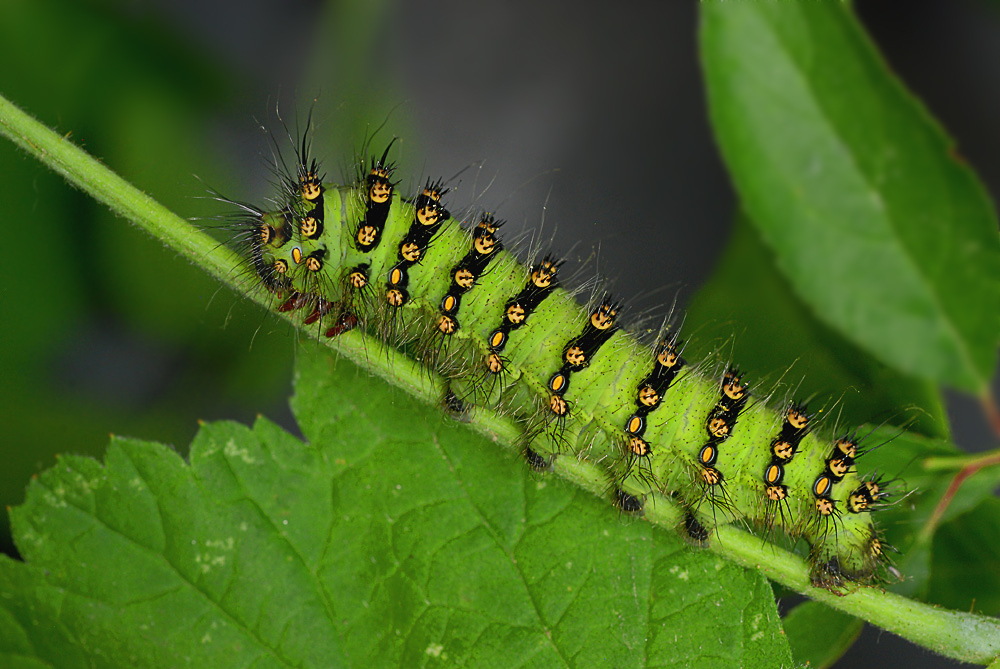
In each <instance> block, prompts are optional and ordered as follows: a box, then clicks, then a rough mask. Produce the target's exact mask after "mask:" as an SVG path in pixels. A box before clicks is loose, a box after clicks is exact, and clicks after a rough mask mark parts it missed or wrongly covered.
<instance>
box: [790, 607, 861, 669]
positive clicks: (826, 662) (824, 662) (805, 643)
mask: <svg viewBox="0 0 1000 669" xmlns="http://www.w3.org/2000/svg"><path fill="white" fill-rule="evenodd" d="M781 622H782V625H783V626H784V628H785V634H786V635H787V636H788V643H789V644H790V645H791V647H792V657H793V658H795V665H796V666H800V667H801V666H807V665H808V666H809V667H816V668H817V669H820V668H822V667H829V666H831V665H833V663H834V662H836V661H837V660H838V659H840V657H841V656H842V655H843V654H844V653H846V652H847V649H848V648H850V647H851V644H853V643H854V640H855V639H857V638H858V635H859V634H861V630H862V628H864V626H865V623H864V621H863V620H859V619H858V618H855V617H854V616H849V615H847V614H846V613H841V612H840V611H834V610H833V609H831V608H830V607H828V606H824V605H823V604H820V603H819V602H802V603H801V604H799V605H798V606H796V607H795V608H794V609H792V610H791V611H789V612H788V615H786V616H785V617H784V618H782V621H781Z"/></svg>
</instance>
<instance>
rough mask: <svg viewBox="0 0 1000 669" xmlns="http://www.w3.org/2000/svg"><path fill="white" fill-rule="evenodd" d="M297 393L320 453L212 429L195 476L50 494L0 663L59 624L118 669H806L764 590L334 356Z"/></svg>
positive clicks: (160, 468)
mask: <svg viewBox="0 0 1000 669" xmlns="http://www.w3.org/2000/svg"><path fill="white" fill-rule="evenodd" d="M297 387H298V392H297V394H296V398H295V402H294V405H295V409H296V412H297V414H298V417H299V420H300V423H301V427H302V430H303V432H304V433H305V434H306V436H307V437H308V438H309V442H308V443H303V442H301V441H299V440H298V439H296V438H294V437H292V436H291V435H289V434H287V433H286V432H284V431H283V430H281V429H280V428H278V427H277V426H275V425H274V424H272V423H270V422H268V421H267V420H265V419H260V420H259V421H258V422H257V424H256V425H255V426H254V427H253V429H249V428H246V427H243V426H240V425H238V424H235V423H214V424H206V425H203V426H202V429H201V430H200V431H199V433H198V435H197V437H196V438H195V441H194V443H193V445H192V447H191V456H190V464H187V463H185V462H184V461H183V460H182V459H181V458H180V457H179V456H178V455H176V454H175V453H174V452H172V451H170V450H169V449H168V448H166V447H163V446H161V445H157V444H150V443H146V442H140V441H135V440H130V439H115V440H114V441H113V442H112V445H111V447H110V448H109V450H108V453H107V458H106V463H105V464H104V465H103V466H102V465H101V464H99V463H97V462H96V461H94V460H91V459H88V458H82V457H66V458H63V459H62V460H60V462H59V464H58V465H57V466H56V467H55V468H53V469H51V470H49V471H47V472H45V473H44V474H42V475H41V476H40V477H39V478H38V480H37V481H35V482H34V483H33V484H32V485H31V487H30V488H29V491H28V497H27V501H26V503H25V504H24V506H22V507H19V508H17V509H15V510H14V511H13V512H12V519H13V525H14V528H15V538H16V540H17V542H18V546H19V548H20V549H21V551H22V553H23V555H24V556H25V559H26V561H27V563H28V564H27V565H21V564H16V563H12V562H10V561H6V562H3V563H0V576H2V578H4V579H6V583H7V584H9V585H10V587H9V588H5V592H6V593H8V596H7V597H6V598H5V599H4V600H3V601H0V605H2V607H0V610H2V611H4V615H0V626H2V627H0V642H3V644H4V645H2V646H0V652H7V653H21V654H23V655H24V656H25V657H28V658H32V657H33V658H36V659H39V660H43V661H52V660H51V656H50V655H48V654H47V652H46V651H45V650H43V649H42V648H41V646H42V645H43V644H41V643H40V641H41V640H43V639H44V638H45V633H42V632H40V631H39V627H38V622H37V621H39V620H41V621H43V622H44V624H45V625H47V626H51V628H52V631H51V634H52V636H53V637H54V638H55V639H57V640H58V641H59V643H62V644H69V645H70V646H72V647H73V648H75V649H77V650H78V651H79V653H80V655H81V656H82V657H84V658H85V659H86V660H87V661H88V662H93V663H94V664H97V665H99V666H136V665H141V666H179V665H190V666H255V667H263V666H316V667H328V666H372V665H376V666H384V665H394V666H400V665H401V666H425V665H451V664H473V665H477V666H617V667H625V666H635V667H642V666H652V665H665V664H677V665H683V666H720V665H721V666H746V667H755V666H760V667H764V666H767V667H771V666H777V665H781V664H784V665H790V658H791V656H790V653H789V650H788V645H787V641H786V640H785V638H784V636H783V635H782V633H781V631H780V622H779V620H778V617H777V612H776V609H775V606H774V601H773V594H772V592H771V588H770V585H769V584H768V583H767V581H766V580H765V579H763V578H762V577H761V576H760V575H759V574H758V573H757V572H755V571H748V570H743V569H741V568H738V567H735V566H733V565H731V564H729V563H726V562H724V561H722V560H721V559H720V558H718V557H717V556H714V555H712V554H709V553H706V552H701V551H696V550H692V549H690V548H688V547H687V546H685V545H684V543H683V542H682V541H680V539H679V538H678V537H677V536H676V535H674V534H673V533H669V532H663V531H661V530H657V529H654V528H653V527H652V526H650V525H649V524H647V523H643V522H640V521H632V520H623V519H621V518H620V517H619V516H618V513H617V512H616V511H614V510H613V509H612V508H610V507H609V506H608V505H607V504H606V503H605V502H603V501H601V500H599V499H597V498H595V497H592V496H591V495H589V494H587V493H584V492H582V491H580V490H579V489H577V488H575V487H573V486H571V485H569V484H567V483H565V482H562V481H560V480H557V479H552V478H546V477H539V476H536V475H531V474H529V473H528V472H526V470H525V469H526V468H525V467H524V465H523V464H522V463H521V462H520V461H519V460H518V459H516V458H515V457H513V455H512V454H508V453H505V452H503V451H502V450H500V449H499V448H498V447H497V446H496V445H495V444H492V443H490V442H489V441H488V440H485V439H483V438H482V437H477V436H475V435H474V434H473V433H471V432H470V431H469V430H468V429H467V428H466V427H465V426H462V425H458V424H453V423H449V422H444V420H443V419H442V418H441V414H440V412H439V411H437V410H436V409H434V408H431V407H425V406H421V405H418V404H415V403H414V401H413V400H412V399H410V398H409V397H406V396H402V395H400V394H399V393H398V392H394V391H393V390H392V389H391V388H389V387H386V386H384V385H383V384H381V383H380V382H378V381H376V380H373V379H370V378H368V377H367V376H365V375H364V374H363V373H362V372H360V371H359V370H358V369H357V368H355V367H353V366H352V365H350V364H349V363H346V362H343V361H339V362H336V363H335V362H334V361H333V360H332V359H331V358H330V357H329V356H328V355H326V354H325V353H323V352H321V351H319V350H318V349H316V348H313V347H309V346H306V347H304V350H303V352H302V360H301V361H300V364H299V367H298V383H297ZM26 630H27V631H33V632H35V633H36V634H37V635H40V637H39V642H32V643H29V642H28V641H29V640H32V639H31V637H30V635H29V634H28V632H27V631H26ZM32 653H34V654H32Z"/></svg>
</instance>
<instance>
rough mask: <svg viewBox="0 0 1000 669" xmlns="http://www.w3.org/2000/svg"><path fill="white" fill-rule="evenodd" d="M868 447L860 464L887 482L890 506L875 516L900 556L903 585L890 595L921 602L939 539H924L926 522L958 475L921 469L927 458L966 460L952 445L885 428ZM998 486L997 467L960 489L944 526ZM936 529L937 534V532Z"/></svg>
mask: <svg viewBox="0 0 1000 669" xmlns="http://www.w3.org/2000/svg"><path fill="white" fill-rule="evenodd" d="M865 442H866V443H867V444H870V445H873V446H878V448H876V449H875V450H874V451H872V452H870V453H867V454H866V455H865V456H864V458H863V459H862V462H863V463H864V468H865V470H866V471H877V472H880V473H881V474H883V475H884V477H885V478H886V479H889V488H888V489H889V490H890V492H892V493H893V494H892V498H891V499H892V503H891V505H890V506H889V507H888V508H885V509H882V510H880V511H877V512H876V520H877V521H878V523H879V527H880V528H881V529H882V530H883V531H884V532H885V538H886V540H887V542H888V544H889V545H891V546H893V547H895V549H896V550H898V551H899V553H900V554H899V555H897V556H895V557H894V556H893V555H892V554H890V558H894V561H895V566H896V568H897V569H898V570H899V572H900V573H901V574H902V576H903V578H904V580H903V581H902V582H901V583H896V584H894V585H892V586H891V589H892V590H893V591H894V592H898V593H900V594H903V595H907V596H909V597H917V598H924V596H925V595H926V594H927V592H928V588H929V587H930V584H931V583H932V581H933V579H934V578H935V577H936V575H935V574H934V573H933V572H932V563H931V551H932V549H933V546H936V545H937V543H938V542H939V541H941V540H942V539H940V537H938V536H936V535H935V536H933V537H927V536H922V535H921V532H922V531H923V530H924V527H925V526H926V524H927V522H928V521H929V520H930V518H931V515H932V514H933V512H934V509H935V508H936V507H937V505H938V503H939V502H940V500H941V498H942V496H943V495H944V494H945V492H946V491H947V490H948V487H949V486H950V485H951V482H952V479H953V478H954V476H955V474H957V473H958V471H959V468H960V467H959V465H958V464H956V466H955V468H954V469H934V470H930V469H928V468H927V467H925V462H926V461H927V460H928V459H929V458H955V459H956V461H957V462H958V461H960V460H961V458H962V456H963V455H964V454H963V453H962V452H961V451H960V450H958V448H956V447H955V446H954V445H953V444H951V443H948V442H946V441H942V440H937V439H928V438H924V437H921V436H919V435H917V434H913V433H909V432H906V433H901V432H900V431H899V430H896V429H892V428H888V427H883V428H881V429H878V430H875V431H874V432H873V433H872V434H871V435H869V436H868V437H866V439H865ZM998 485H1000V467H993V468H988V469H983V470H981V471H980V472H979V473H978V474H976V475H975V476H972V477H970V478H969V479H967V480H966V481H965V482H964V483H963V484H962V487H961V488H959V490H958V492H957V493H956V494H955V496H954V498H953V499H952V500H951V503H950V504H949V505H948V509H947V510H946V511H945V514H944V516H943V518H942V521H943V522H944V523H947V522H948V521H950V520H952V519H954V518H956V517H957V516H960V515H961V514H964V513H966V512H967V511H969V510H971V509H972V508H974V507H976V506H977V505H979V504H980V503H981V502H982V501H983V500H985V499H988V498H990V497H992V496H993V491H994V490H996V488H997V486H998ZM940 529H941V528H940V527H939V528H938V531H940Z"/></svg>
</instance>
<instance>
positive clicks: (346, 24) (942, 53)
mask: <svg viewBox="0 0 1000 669" xmlns="http://www.w3.org/2000/svg"><path fill="white" fill-rule="evenodd" d="M855 5H856V9H857V12H858V14H859V15H860V17H861V19H862V21H863V22H864V24H865V25H866V27H867V28H868V29H869V31H870V32H871V34H872V35H873V38H874V39H875V41H876V42H877V43H878V44H879V46H880V48H881V49H882V51H883V53H884V54H885V57H886V59H887V61H888V63H889V64H890V66H891V67H892V69H893V70H895V71H896V72H897V73H898V74H899V76H900V77H901V78H902V79H903V80H904V81H905V82H906V84H907V85H908V86H909V87H910V88H911V89H912V90H913V91H915V92H916V94H917V95H918V96H920V97H921V98H922V99H923V100H925V101H926V103H927V105H928V107H929V108H930V109H931V111H932V112H933V114H934V115H935V116H937V118H938V119H940V120H941V122H942V123H943V124H944V125H945V126H946V127H947V128H948V129H949V130H950V132H951V133H952V134H953V136H955V137H956V139H957V142H958V146H959V150H960V152H961V153H962V154H963V155H964V156H965V157H966V158H967V159H968V161H969V162H970V163H971V164H972V165H973V166H974V167H975V168H976V169H977V170H978V172H979V174H980V176H981V177H982V179H983V181H984V182H985V183H986V185H987V188H989V190H990V192H991V193H992V195H993V197H994V199H996V197H997V195H998V194H1000V125H998V124H997V119H1000V86H998V85H997V81H998V80H1000V2H995V1H990V0H957V1H950V2H945V1H943V0H939V1H930V0H924V1H920V0H917V1H913V2H909V3H906V5H905V8H903V7H901V6H900V5H899V3H893V2H887V1H882V2H878V1H875V0H871V1H865V2H861V1H859V2H856V3H855ZM570 8H571V10H572V11H569V10H570ZM696 10H697V7H696V4H695V3H693V2H662V1H660V2H652V1H641V2H635V3H628V4H623V3H607V2H593V1H589V2H577V3H572V4H567V3H565V2H556V1H555V0H534V1H532V2H510V3H496V4H495V5H487V4H485V3H469V2H457V1H452V2H425V1H421V2H413V1H411V2H398V3H397V2H390V1H389V0H378V1H363V2H355V3H337V2H319V1H315V0H312V1H306V0H285V1H283V2H266V1H265V0H244V1H243V2H241V3H238V4H235V3H231V2H227V1H225V0H198V1H197V2H195V1H193V0H156V1H153V0H147V1H145V2H142V1H137V0H133V1H129V0H4V2H3V3H0V91H2V92H3V94H4V95H6V96H8V97H9V98H10V99H12V100H13V101H14V102H16V103H18V104H19V105H21V106H22V107H24V108H25V109H26V110H27V111H29V112H30V113H32V114H34V115H35V116H36V117H38V118H40V119H41V120H42V121H44V122H46V123H47V124H49V125H51V126H53V127H55V128H57V129H58V131H59V132H61V133H65V134H67V135H68V136H70V137H71V138H72V139H73V140H75V141H77V142H79V143H81V144H82V145H83V146H84V147H85V148H86V149H87V150H89V151H90V152H91V153H93V154H95V155H97V156H99V157H100V158H101V159H103V160H104V161H105V162H106V163H107V164H108V165H109V166H111V167H112V168H113V169H115V170H116V171H118V172H119V173H121V174H123V175H124V176H125V177H126V178H127V179H129V180H131V181H132V182H133V183H135V184H137V185H138V186H139V187H141V188H143V189H145V190H146V191H148V192H149V193H151V194H152V195H153V196H154V197H156V198H157V199H159V200H160V201H162V202H164V203H165V204H166V205H167V206H169V207H171V208H172V209H173V210H174V211H176V212H178V213H180V214H181V215H183V216H188V217H194V216H205V215H211V214H213V213H219V212H220V211H221V209H220V207H218V206H217V205H214V204H213V203H212V202H210V201H206V200H204V199H199V196H202V195H204V194H205V190H206V189H205V186H204V185H203V184H202V183H201V182H199V180H198V179H196V178H195V177H194V176H193V175H198V177H200V178H201V179H203V180H204V182H205V183H207V184H210V185H211V186H213V187H215V188H217V189H219V190H221V191H222V192H224V193H226V194H228V195H230V196H232V197H236V198H239V199H247V200H251V201H260V200H261V198H263V197H265V196H266V195H267V193H268V191H269V186H268V183H267V177H268V174H267V171H266V170H265V169H263V168H262V165H263V161H264V160H265V158H266V157H267V156H268V155H269V152H270V148H269V144H268V141H269V140H268V134H267V133H265V132H263V131H261V125H263V126H265V127H267V128H269V129H270V130H271V131H272V132H274V133H276V134H278V135H280V134H281V133H282V132H283V131H282V129H281V128H282V126H281V123H280V122H279V120H278V116H279V115H280V117H281V118H283V119H285V121H286V122H287V123H288V124H289V125H290V126H292V127H294V126H295V123H296V121H297V120H299V121H301V119H303V118H304V117H305V115H306V114H307V113H308V111H309V109H310V108H313V114H314V119H315V120H316V121H317V136H316V138H317V151H318V154H319V156H320V157H321V158H324V159H325V161H324V164H325V166H326V168H327V171H328V173H329V174H330V176H331V178H336V177H338V176H339V175H340V174H341V173H342V171H343V170H345V169H346V168H347V166H348V165H349V161H350V157H351V156H352V155H353V154H354V152H355V151H356V150H357V148H358V146H359V145H360V143H361V142H362V140H363V138H364V137H365V134H366V132H368V133H369V134H370V133H371V131H373V130H374V129H375V127H376V126H379V125H381V124H383V123H386V127H385V128H383V129H382V130H381V131H380V132H379V133H378V134H377V136H376V145H380V144H382V143H384V141H387V140H388V139H389V138H390V137H391V136H392V135H393V134H399V135H400V136H401V138H402V139H401V141H400V143H399V145H398V158H399V161H400V163H401V166H400V170H399V175H400V176H401V177H402V179H403V182H402V186H403V188H404V190H406V189H408V188H409V187H412V186H414V185H415V184H416V183H417V182H418V181H420V180H421V179H422V178H423V177H425V176H435V177H436V176H439V175H440V176H445V177H452V176H454V175H458V176H457V177H455V178H454V179H452V181H451V183H452V184H453V192H452V193H451V194H450V199H449V202H450V204H451V207H452V210H453V211H456V212H460V211H463V210H465V209H466V208H471V207H488V208H491V209H498V213H499V214H500V215H502V216H503V217H505V218H507V219H508V221H509V226H510V227H509V228H508V230H512V231H514V232H516V231H521V230H523V231H525V232H526V233H531V232H535V233H536V234H540V235H541V238H542V239H549V238H551V240H552V245H553V246H554V247H555V248H557V249H560V250H562V251H564V252H569V253H570V255H572V256H573V257H574V258H577V259H579V260H581V261H583V262H584V263H585V264H586V265H587V266H588V267H589V268H591V270H592V269H594V268H596V269H597V270H598V271H600V272H602V273H604V274H606V275H608V276H610V277H611V278H613V279H614V280H615V287H616V291H617V293H619V294H620V295H622V296H624V297H626V298H629V299H630V301H631V302H632V304H633V305H635V306H634V309H635V311H637V312H638V311H642V310H645V309H651V308H655V307H660V309H661V311H662V307H661V305H663V304H665V303H666V304H669V303H670V302H671V301H673V300H674V298H675V296H676V297H677V298H678V299H679V301H680V304H681V306H683V305H684V304H685V302H686V301H687V300H689V299H690V298H691V296H692V295H693V293H694V292H695V291H696V290H697V287H698V286H699V285H700V284H701V283H702V282H703V281H704V280H705V279H706V277H708V276H709V275H710V274H711V272H712V269H713V263H714V260H715V259H716V258H717V257H718V254H719V252H720V251H721V250H722V248H723V247H724V245H725V243H726V238H727V231H728V230H729V227H730V221H731V219H732V217H733V211H734V196H733V193H732V190H731V188H730V186H729V183H728V180H727V177H726V174H725V171H724V169H723V167H722V164H721V162H720V159H719V156H718V154H717V151H716V149H715V146H714V144H713V142H712V137H711V133H710V129H709V127H708V122H707V113H706V109H705V101H704V91H703V87H702V84H701V78H700V72H699V65H698V60H697V16H696ZM317 96H318V101H316V102H315V103H313V102H312V100H313V98H314V97H317ZM0 201H2V202H3V203H4V206H5V208H7V211H8V214H7V215H6V218H5V220H4V221H3V223H2V230H3V237H4V239H5V240H6V242H7V245H6V249H7V252H6V253H5V254H4V255H3V260H2V262H0V313H2V314H3V315H2V319H3V327H0V351H2V353H0V379H2V383H0V417H2V419H3V429H2V430H0V454H2V458H3V460H2V461H3V463H4V466H3V467H2V468H0V501H2V503H3V504H5V505H11V504H17V503H19V502H20V501H21V500H22V499H23V490H24V486H25V485H26V483H27V481H28V480H29V478H30V477H31V475H32V474H34V473H36V472H38V471H41V470H42V469H44V468H46V467H49V466H51V465H52V464H53V462H54V454H55V453H59V452H74V453H88V454H93V455H95V456H97V455H100V454H101V453H102V452H103V449H104V448H105V446H106V443H107V436H108V433H110V432H116V433H122V434H129V435H133V436H138V437H143V438H148V439H152V440H158V441H164V442H168V443H172V444H174V445H175V446H176V448H177V449H178V450H179V451H181V452H186V449H187V445H188V443H189V441H190V439H191V437H192V436H193V434H194V431H195V429H196V427H197V423H196V421H197V420H198V419H206V420H210V419H222V418H231V419H235V420H240V421H245V422H246V421H250V420H252V419H253V416H254V415H255V414H257V413H264V414H267V415H268V416H270V417H272V418H275V419H278V420H279V421H281V422H282V423H284V424H286V425H287V426H289V427H290V428H293V425H292V422H291V421H292V419H291V416H290V414H289V412H288V409H287V397H288V395H289V393H290V390H291V380H290V379H291V373H290V370H291V361H292V353H293V348H294V347H293V344H292V342H293V341H294V336H293V335H292V334H291V333H290V332H289V331H288V328H287V327H285V326H283V325H281V324H279V323H276V322H275V321H273V320H271V319H269V318H267V317H266V316H264V315H263V314H262V313H261V312H260V311H259V310H257V309H256V308H254V307H253V306H252V305H249V304H247V303H246V302H245V301H242V300H240V299H239V298H238V297H237V296H236V295H234V294H233V293H232V292H230V291H228V290H226V289H220V288H219V287H218V285H217V284H216V283H215V282H213V281H212V280H210V279H209V278H207V277H205V276H203V275H202V274H201V273H200V271H199V270H197V269H196V268H194V267H191V266H189V265H187V264H186V263H184V262H182V261H180V260H178V258H177V257H176V255H175V254H174V253H173V252H171V251H169V250H166V249H164V248H163V247H162V246H161V245H160V244H159V243H158V242H155V241H152V240H150V239H148V238H147V237H146V236H145V235H144V234H142V233H140V232H139V231H137V230H135V229H133V228H132V227H130V226H129V225H127V224H125V223H124V222H123V221H118V220H114V218H113V216H111V215H110V214H109V213H107V212H106V211H104V210H103V209H102V208H101V207H99V206H97V205H95V204H94V203H93V202H91V201H90V200H89V199H88V198H87V197H85V196H83V195H81V194H79V193H77V192H75V191H73V190H71V189H69V188H68V187H67V186H66V185H65V184H64V183H63V182H62V181H61V180H60V179H59V178H57V177H55V176H53V175H52V174H51V173H49V172H48V171H47V170H46V169H45V168H43V167H41V165H39V164H37V163H36V162H35V161H34V160H33V159H30V158H27V157H26V156H24V155H22V154H19V153H17V152H16V151H15V150H14V149H13V147H12V146H11V145H10V144H9V143H7V142H2V143H0ZM543 224H544V225H543ZM540 228H541V229H542V232H541V233H538V232H537V231H538V230H539V229H540ZM508 235H510V232H508ZM789 362H791V361H789ZM951 409H952V412H953V416H954V419H953V420H954V421H955V423H956V440H957V441H958V443H959V444H960V445H962V446H964V447H966V448H968V449H970V450H981V449H983V448H985V447H989V446H990V445H991V444H992V443H993V442H994V439H993V438H992V437H991V436H990V434H989V432H988V431H987V429H986V426H985V423H984V421H983V419H982V418H981V416H980V414H979V412H978V410H977V409H976V407H975V405H974V404H972V403H970V402H968V401H965V400H963V399H962V398H952V399H951ZM3 523H4V526H3V527H0V535H3V536H4V539H3V548H4V550H6V551H8V552H10V551H12V550H13V549H12V546H11V544H10V541H9V537H8V536H7V535H6V526H5V524H6V520H5V519H4V521H3ZM866 634H869V633H866ZM869 636H871V639H869V641H871V642H872V643H869V644H867V645H864V646H856V647H855V648H854V649H852V651H851V652H850V653H849V655H848V656H847V657H846V658H845V659H844V660H843V661H842V666H853V664H855V663H857V664H861V663H864V665H865V666H880V665H881V666H895V665H897V664H898V663H899V662H900V661H901V656H900V655H898V652H899V651H898V648H899V646H900V645H901V642H899V641H898V640H897V639H895V638H894V637H891V636H890V635H883V636H881V637H879V636H878V634H877V632H873V633H871V634H870V635H869ZM917 652H918V655H917V659H916V660H914V661H916V662H918V663H919V664H920V665H921V666H929V664H928V663H930V662H932V661H936V658H935V659H933V660H932V658H930V657H929V656H927V655H926V654H923V655H921V654H919V653H920V651H917ZM940 666H949V665H948V664H946V663H945V664H942V665H940Z"/></svg>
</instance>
